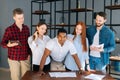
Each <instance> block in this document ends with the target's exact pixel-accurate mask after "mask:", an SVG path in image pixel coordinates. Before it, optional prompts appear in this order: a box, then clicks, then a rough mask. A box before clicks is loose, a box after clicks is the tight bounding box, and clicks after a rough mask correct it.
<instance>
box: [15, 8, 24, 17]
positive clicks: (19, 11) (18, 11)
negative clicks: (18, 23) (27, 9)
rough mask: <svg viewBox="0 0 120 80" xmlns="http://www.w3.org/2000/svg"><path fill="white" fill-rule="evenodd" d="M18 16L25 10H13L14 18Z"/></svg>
mask: <svg viewBox="0 0 120 80" xmlns="http://www.w3.org/2000/svg"><path fill="white" fill-rule="evenodd" d="M16 14H23V10H22V9H21V8H16V9H14V10H13V16H15V15H16Z"/></svg>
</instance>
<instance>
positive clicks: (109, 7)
mask: <svg viewBox="0 0 120 80" xmlns="http://www.w3.org/2000/svg"><path fill="white" fill-rule="evenodd" d="M105 8H107V9H111V10H116V9H120V5H112V6H105Z"/></svg>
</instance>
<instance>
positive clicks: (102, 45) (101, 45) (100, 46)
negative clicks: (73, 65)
mask: <svg viewBox="0 0 120 80" xmlns="http://www.w3.org/2000/svg"><path fill="white" fill-rule="evenodd" d="M92 46H95V47H98V48H104V44H100V45H92Z"/></svg>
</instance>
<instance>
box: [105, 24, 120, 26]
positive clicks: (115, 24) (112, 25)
mask: <svg viewBox="0 0 120 80" xmlns="http://www.w3.org/2000/svg"><path fill="white" fill-rule="evenodd" d="M105 25H106V26H120V24H105Z"/></svg>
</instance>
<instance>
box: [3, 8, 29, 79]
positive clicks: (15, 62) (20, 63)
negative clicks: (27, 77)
mask: <svg viewBox="0 0 120 80" xmlns="http://www.w3.org/2000/svg"><path fill="white" fill-rule="evenodd" d="M13 19H14V20H15V23H13V24H12V25H11V26H9V27H8V28H7V29H6V30H5V33H4V36H3V39H2V42H1V45H2V46H3V47H4V48H8V63H9V66H10V71H11V78H12V80H20V79H21V77H22V76H23V75H24V73H25V72H26V71H27V70H30V61H29V51H28V50H29V47H28V43H27V39H28V37H29V35H30V33H29V28H28V26H26V25H24V24H23V23H24V13H23V10H22V9H20V8H16V9H14V10H13Z"/></svg>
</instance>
